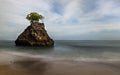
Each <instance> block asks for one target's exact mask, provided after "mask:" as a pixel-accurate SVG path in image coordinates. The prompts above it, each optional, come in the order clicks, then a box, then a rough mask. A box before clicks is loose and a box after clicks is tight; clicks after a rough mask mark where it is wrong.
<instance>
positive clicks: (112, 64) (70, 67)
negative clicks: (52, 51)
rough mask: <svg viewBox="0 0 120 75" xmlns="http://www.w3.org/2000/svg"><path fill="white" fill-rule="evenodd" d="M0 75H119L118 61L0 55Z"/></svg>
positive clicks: (119, 64)
mask: <svg viewBox="0 0 120 75" xmlns="http://www.w3.org/2000/svg"><path fill="white" fill-rule="evenodd" d="M5 55H6V56H5ZM0 75H120V61H91V62H89V61H73V60H67V59H66V60H65V59H64V60H62V59H61V60H50V59H48V58H42V57H41V58H33V57H28V56H19V55H13V54H9V53H0Z"/></svg>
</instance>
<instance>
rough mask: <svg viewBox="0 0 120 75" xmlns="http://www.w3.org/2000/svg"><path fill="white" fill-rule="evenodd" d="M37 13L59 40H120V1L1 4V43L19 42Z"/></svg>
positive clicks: (8, 0)
mask: <svg viewBox="0 0 120 75" xmlns="http://www.w3.org/2000/svg"><path fill="white" fill-rule="evenodd" d="M33 11H35V12H38V13H40V14H42V15H43V16H44V17H45V19H44V23H45V26H46V29H47V31H48V33H49V35H50V37H52V38H53V39H55V40H57V39H59V40H60V39H61V40H120V0H0V40H15V39H16V38H17V36H18V35H19V34H20V33H21V32H23V30H24V29H25V28H26V27H27V26H28V25H29V21H28V20H26V18H25V17H26V15H27V14H29V13H30V12H33Z"/></svg>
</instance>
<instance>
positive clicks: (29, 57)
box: [0, 40, 120, 75]
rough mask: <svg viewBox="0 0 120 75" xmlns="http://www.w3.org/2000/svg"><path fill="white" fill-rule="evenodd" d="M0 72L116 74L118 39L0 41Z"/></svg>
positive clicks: (119, 70) (17, 74) (24, 74)
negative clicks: (47, 43)
mask: <svg viewBox="0 0 120 75" xmlns="http://www.w3.org/2000/svg"><path fill="white" fill-rule="evenodd" d="M0 75H120V41H117V40H114V41H113V40H110V41H109V40H106V41H105V40H96V41H93V40H56V41H55V45H54V47H30V46H15V43H14V41H0Z"/></svg>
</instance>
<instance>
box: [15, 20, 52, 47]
mask: <svg viewBox="0 0 120 75" xmlns="http://www.w3.org/2000/svg"><path fill="white" fill-rule="evenodd" d="M15 44H16V46H53V45H54V41H53V39H51V38H50V37H49V35H48V34H47V31H46V30H45V26H44V23H39V22H33V23H31V25H30V26H28V27H27V28H26V29H25V30H24V32H23V33H21V34H20V35H19V36H18V38H17V39H16V41H15Z"/></svg>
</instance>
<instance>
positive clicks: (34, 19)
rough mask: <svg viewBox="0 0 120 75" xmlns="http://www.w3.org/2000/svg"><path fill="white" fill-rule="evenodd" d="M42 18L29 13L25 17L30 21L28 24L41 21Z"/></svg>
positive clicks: (35, 13)
mask: <svg viewBox="0 0 120 75" xmlns="http://www.w3.org/2000/svg"><path fill="white" fill-rule="evenodd" d="M43 18H44V17H43V16H42V15H40V14H38V13H37V12H31V13H30V14H28V15H27V17H26V19H28V20H30V22H31V23H32V22H38V21H39V20H42V19H43Z"/></svg>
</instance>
